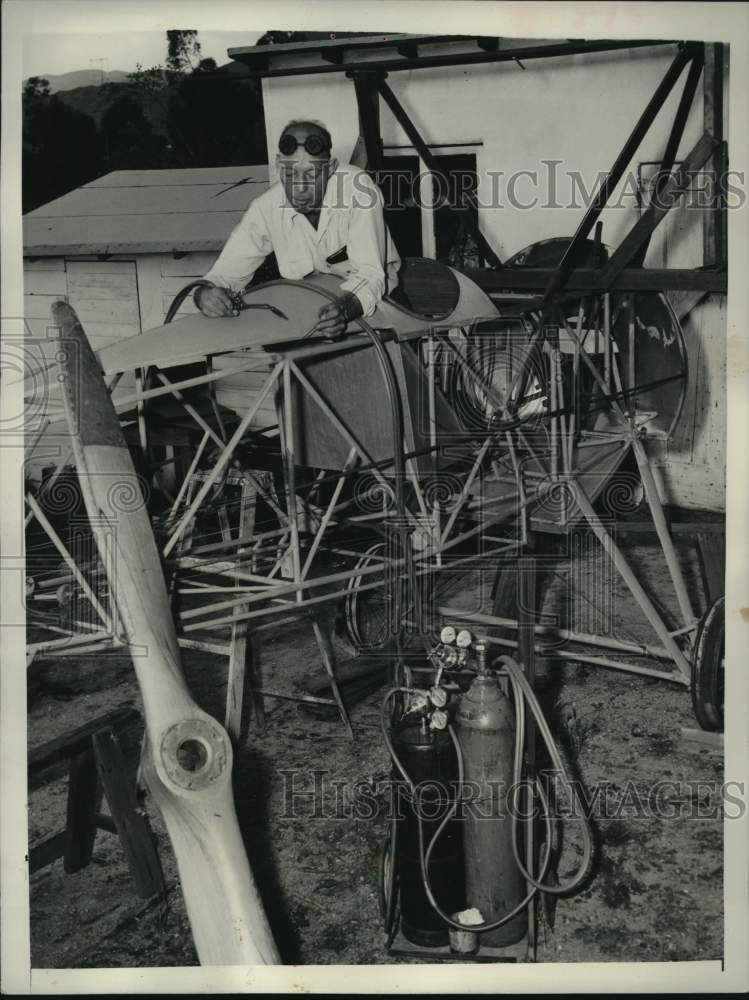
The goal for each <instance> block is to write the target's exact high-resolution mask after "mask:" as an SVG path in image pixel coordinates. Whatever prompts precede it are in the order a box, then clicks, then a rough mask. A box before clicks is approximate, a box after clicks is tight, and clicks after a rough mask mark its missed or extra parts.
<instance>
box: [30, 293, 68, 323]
mask: <svg viewBox="0 0 749 1000" xmlns="http://www.w3.org/2000/svg"><path fill="white" fill-rule="evenodd" d="M59 298H60V296H59V295H29V294H24V297H23V315H24V319H27V320H32V319H41V320H45V321H46V323H47V325H48V326H52V325H53V323H52V303H53V302H56V301H57V300H58V299H59Z"/></svg>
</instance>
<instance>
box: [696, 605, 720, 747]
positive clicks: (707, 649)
mask: <svg viewBox="0 0 749 1000" xmlns="http://www.w3.org/2000/svg"><path fill="white" fill-rule="evenodd" d="M725 618H726V612H725V598H724V597H719V598H718V600H717V601H715V603H714V604H712V605H711V607H710V608H708V610H707V611H706V612H705V614H704V616H703V618H702V621H701V622H700V627H699V629H698V631H697V641H696V642H695V647H694V656H693V658H692V705H693V707H694V714H695V716H696V717H697V721H698V722H699V724H700V726H701V727H702V728H703V729H706V730H708V731H710V732H715V731H719V730H722V729H723V693H724V664H725Z"/></svg>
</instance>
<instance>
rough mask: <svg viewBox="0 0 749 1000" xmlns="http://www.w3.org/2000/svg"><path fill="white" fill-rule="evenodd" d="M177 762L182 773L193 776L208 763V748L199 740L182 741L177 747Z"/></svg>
mask: <svg viewBox="0 0 749 1000" xmlns="http://www.w3.org/2000/svg"><path fill="white" fill-rule="evenodd" d="M177 760H178V761H179V765H180V767H181V768H182V769H183V770H184V771H189V772H190V773H191V774H195V773H197V772H198V771H202V770H203V768H204V767H205V766H206V764H207V763H208V747H207V746H206V745H205V743H203V742H202V741H201V740H193V739H187V740H183V741H182V742H181V743H180V745H179V746H178V747H177Z"/></svg>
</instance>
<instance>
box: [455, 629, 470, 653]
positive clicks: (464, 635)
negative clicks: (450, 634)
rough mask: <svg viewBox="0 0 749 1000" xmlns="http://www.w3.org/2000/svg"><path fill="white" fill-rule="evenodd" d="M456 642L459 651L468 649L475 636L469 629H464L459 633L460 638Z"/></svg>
mask: <svg viewBox="0 0 749 1000" xmlns="http://www.w3.org/2000/svg"><path fill="white" fill-rule="evenodd" d="M455 641H456V643H457V645H458V648H459V649H468V647H469V646H470V645H471V643H472V642H473V636H472V635H471V633H470V632H469V631H468V629H467V628H462V629H461V630H460V632H458V637H457V639H456V640H455Z"/></svg>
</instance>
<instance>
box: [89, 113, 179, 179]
mask: <svg viewBox="0 0 749 1000" xmlns="http://www.w3.org/2000/svg"><path fill="white" fill-rule="evenodd" d="M101 137H102V141H103V144H104V150H105V158H106V166H107V170H135V169H138V168H141V169H147V168H153V167H159V166H163V159H164V142H163V140H162V139H161V138H160V137H159V136H158V135H157V134H156V132H155V131H154V129H153V126H152V125H151V123H150V122H149V121H148V119H147V118H146V116H145V114H144V113H143V108H142V106H141V104H140V103H139V102H138V101H137V100H136V99H135V98H134V97H132V96H129V95H127V94H124V95H123V96H121V97H118V98H117V100H116V101H115V102H114V103H113V104H112V105H111V106H110V107H109V108H107V110H106V111H105V112H104V114H103V116H102V119H101Z"/></svg>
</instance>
